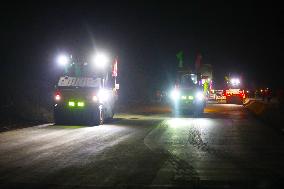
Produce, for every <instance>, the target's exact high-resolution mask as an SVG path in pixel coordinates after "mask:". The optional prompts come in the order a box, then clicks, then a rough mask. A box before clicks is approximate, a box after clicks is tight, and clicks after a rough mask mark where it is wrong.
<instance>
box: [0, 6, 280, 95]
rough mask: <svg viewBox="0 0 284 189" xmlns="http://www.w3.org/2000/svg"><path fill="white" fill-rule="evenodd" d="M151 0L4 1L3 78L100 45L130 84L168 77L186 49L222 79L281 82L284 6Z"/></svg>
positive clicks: (34, 75) (38, 71)
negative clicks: (239, 76)
mask: <svg viewBox="0 0 284 189" xmlns="http://www.w3.org/2000/svg"><path fill="white" fill-rule="evenodd" d="M153 2H154V1H145V2H144V1H140V2H138V1H137V2H127V1H120V2H118V1H90V2H87V1H79V2H78V3H74V4H73V3H70V2H61V3H59V2H50V3H39V2H37V1H35V2H30V3H14V4H9V5H4V4H3V5H1V8H0V12H1V13H0V14H1V38H2V39H1V60H0V61H1V73H2V74H1V77H5V75H9V74H11V73H17V75H18V76H21V77H23V78H25V79H48V78H52V77H54V75H53V74H54V73H55V70H56V69H57V67H56V65H55V63H54V59H55V57H56V55H57V54H58V53H59V52H70V53H72V54H74V55H77V56H81V57H83V56H86V57H87V56H88V54H89V53H90V52H92V50H93V49H94V48H100V49H105V50H107V51H109V52H110V53H111V54H113V55H117V56H118V57H119V69H120V79H121V82H122V84H125V85H127V86H125V88H124V89H125V90H136V89H137V90H143V89H141V88H143V87H144V88H145V87H147V86H149V87H150V88H157V87H159V86H166V85H167V82H169V81H171V79H172V78H171V77H172V76H171V75H172V70H173V69H174V68H175V66H176V65H177V61H176V58H175V54H176V53H177V52H178V51H179V50H183V51H184V53H185V62H186V64H188V65H190V66H192V67H193V63H194V61H195V58H196V54H197V53H198V52H200V53H201V54H202V56H203V63H207V64H212V65H213V68H214V74H215V78H216V80H217V81H220V80H222V79H223V78H224V75H225V74H227V73H228V72H237V73H241V74H243V75H244V76H245V77H246V79H247V81H249V82H248V83H250V84H251V85H252V84H254V85H266V86H280V85H281V82H280V78H281V77H283V76H281V74H282V73H283V69H279V67H281V65H282V64H283V58H284V57H283V44H284V43H283V42H284V40H283V21H282V20H281V15H283V12H284V11H283V6H280V4H275V3H270V4H268V3H260V2H258V1H256V2H250V3H248V2H246V1H244V2H243V3H241V2H240V1H235V3H230V2H228V1H194V2H195V3H194V2H192V1H191V3H186V2H184V1H171V2H164V1H160V2H159V1H155V3H153ZM267 2H268V1H267ZM137 80H138V81H139V82H138V81H137ZM136 81H137V82H136ZM137 83H138V84H139V85H140V86H142V87H140V86H139V87H138V86H137Z"/></svg>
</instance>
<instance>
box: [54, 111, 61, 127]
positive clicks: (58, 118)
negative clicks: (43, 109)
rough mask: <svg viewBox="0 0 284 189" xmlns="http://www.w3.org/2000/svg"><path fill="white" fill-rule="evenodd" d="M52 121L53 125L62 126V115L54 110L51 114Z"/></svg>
mask: <svg viewBox="0 0 284 189" xmlns="http://www.w3.org/2000/svg"><path fill="white" fill-rule="evenodd" d="M53 121H54V124H55V125H62V124H64V119H63V118H62V115H60V113H59V112H58V111H56V110H54V112H53Z"/></svg>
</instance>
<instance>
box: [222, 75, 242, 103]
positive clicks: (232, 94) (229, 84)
mask: <svg viewBox="0 0 284 189" xmlns="http://www.w3.org/2000/svg"><path fill="white" fill-rule="evenodd" d="M224 96H226V103H227V104H239V105H242V104H243V102H244V100H245V98H246V94H245V91H244V90H243V89H242V83H241V79H240V78H239V77H229V78H227V79H226V89H225V90H224Z"/></svg>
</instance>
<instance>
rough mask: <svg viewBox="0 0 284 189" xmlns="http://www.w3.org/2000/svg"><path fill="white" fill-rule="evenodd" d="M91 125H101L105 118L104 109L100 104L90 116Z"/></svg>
mask: <svg viewBox="0 0 284 189" xmlns="http://www.w3.org/2000/svg"><path fill="white" fill-rule="evenodd" d="M91 119H92V120H91V123H90V124H91V125H96V126H98V125H103V124H104V120H105V115H104V110H103V108H102V106H99V108H98V110H96V111H95V112H94V114H93V116H92V118H91Z"/></svg>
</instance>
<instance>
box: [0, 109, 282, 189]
mask: <svg viewBox="0 0 284 189" xmlns="http://www.w3.org/2000/svg"><path fill="white" fill-rule="evenodd" d="M150 111H153V112H147V113H145V112H144V113H143V114H137V113H136V114H134V113H132V114H130V113H129V114H126V113H125V114H118V115H116V118H115V120H114V121H113V122H112V123H108V124H106V125H103V126H97V127H84V126H55V125H50V124H47V125H41V126H36V127H30V128H25V129H19V130H14V131H8V132H2V133H0V188H93V187H113V186H115V187H119V188H126V187H130V188H140V187H157V188H159V187H169V188H170V187H189V186H191V187H195V188H199V187H200V188H219V187H224V188H275V187H276V185H279V184H283V181H282V180H283V179H284V171H283V169H284V140H283V134H282V133H278V131H277V130H274V129H272V128H271V127H270V126H269V125H265V124H263V123H261V122H260V121H257V120H256V119H255V118H253V117H252V116H251V115H250V114H249V113H248V112H247V111H246V110H245V108H244V107H243V106H239V105H226V104H223V105H222V104H209V105H208V106H207V108H206V111H205V114H204V116H203V117H202V118H194V117H191V116H179V117H173V116H171V114H170V113H167V111H164V112H165V113H160V114H159V112H154V110H150ZM162 112H163V111H162ZM282 186H283V185H282Z"/></svg>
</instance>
